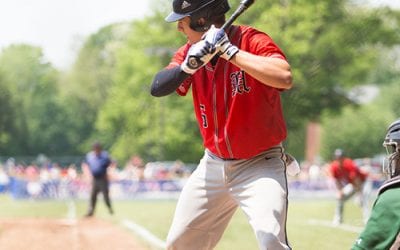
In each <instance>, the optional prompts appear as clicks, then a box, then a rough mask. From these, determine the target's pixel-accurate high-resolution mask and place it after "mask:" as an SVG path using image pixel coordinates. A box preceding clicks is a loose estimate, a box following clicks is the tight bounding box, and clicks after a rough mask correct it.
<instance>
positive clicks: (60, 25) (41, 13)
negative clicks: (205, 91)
mask: <svg viewBox="0 0 400 250" xmlns="http://www.w3.org/2000/svg"><path fill="white" fill-rule="evenodd" d="M360 1H361V2H364V1H365V0H360ZM150 2H151V1H149V0H0V49H2V48H4V47H5V46H8V45H10V44H12V43H28V44H31V45H35V46H40V47H42V48H43V51H44V54H45V57H46V58H47V59H48V60H50V62H52V63H53V64H54V65H55V66H56V67H58V68H66V67H68V66H69V65H70V64H71V63H72V62H73V60H74V58H75V56H76V53H77V49H78V48H79V46H80V43H79V42H77V41H82V40H83V39H84V38H85V37H87V36H88V35H91V34H93V33H95V32H97V31H98V30H99V29H100V28H101V27H103V26H105V25H108V24H111V23H115V22H119V21H129V20H133V19H137V18H141V17H143V16H144V15H146V13H147V10H148V9H149V4H150ZM369 2H370V3H372V4H373V5H375V6H381V5H392V6H393V7H395V8H400V0H369ZM79 38H80V39H79Z"/></svg>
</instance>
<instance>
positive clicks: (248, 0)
mask: <svg viewBox="0 0 400 250" xmlns="http://www.w3.org/2000/svg"><path fill="white" fill-rule="evenodd" d="M253 3H254V0H242V1H240V4H239V6H238V7H237V8H236V10H235V11H234V12H233V14H232V15H231V16H230V17H229V19H228V20H227V21H226V22H225V23H224V25H222V27H221V28H222V29H223V30H225V31H227V30H228V29H229V27H230V26H231V25H232V23H233V22H234V21H235V20H236V19H237V18H238V17H239V16H240V15H241V14H242V13H243V12H244V11H245V10H247V8H249V7H250V6H251V5H252V4H253Z"/></svg>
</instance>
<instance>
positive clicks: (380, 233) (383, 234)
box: [351, 188, 400, 250]
mask: <svg viewBox="0 0 400 250" xmlns="http://www.w3.org/2000/svg"><path fill="white" fill-rule="evenodd" d="M399 194H400V189H399V188H396V189H389V190H387V191H385V192H384V193H383V194H381V195H380V196H379V197H378V199H377V200H376V202H375V204H374V207H373V209H372V212H371V216H370V218H369V220H368V222H367V225H366V226H365V228H364V230H363V231H362V232H361V234H360V236H359V238H358V239H357V240H356V241H355V243H354V245H353V247H352V248H351V249H352V250H361V249H363V250H365V249H390V247H391V246H392V244H393V242H394V241H395V239H396V237H397V235H398V233H399V230H400V202H399V200H398V195H399Z"/></svg>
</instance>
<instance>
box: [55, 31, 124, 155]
mask: <svg viewBox="0 0 400 250" xmlns="http://www.w3.org/2000/svg"><path fill="white" fill-rule="evenodd" d="M129 29H130V26H129V24H127V23H116V24H110V25H107V26H105V27H103V28H101V29H100V30H99V31H98V32H96V33H94V34H92V35H90V36H89V37H88V39H87V40H86V41H85V42H84V44H83V46H82V48H81V49H80V50H79V52H78V56H77V59H76V61H75V63H74V64H73V66H72V69H71V70H70V71H68V72H67V73H66V75H65V76H64V77H63V79H62V81H61V88H62V99H63V103H64V105H65V108H66V110H67V113H68V115H69V117H70V118H71V120H70V121H69V122H68V125H69V129H68V130H67V133H68V140H69V143H70V144H71V145H75V148H76V152H79V153H83V152H85V151H86V150H87V149H88V148H90V144H91V143H92V142H93V141H94V140H97V139H99V138H94V137H97V135H96V134H95V121H96V119H97V116H98V112H99V111H100V110H101V109H102V107H103V105H104V103H106V102H107V99H108V98H112V97H110V89H111V87H112V86H113V85H114V81H113V76H114V71H115V67H116V63H117V62H116V51H117V49H118V48H119V47H120V46H121V44H122V42H123V41H124V39H126V34H127V33H128V32H129Z"/></svg>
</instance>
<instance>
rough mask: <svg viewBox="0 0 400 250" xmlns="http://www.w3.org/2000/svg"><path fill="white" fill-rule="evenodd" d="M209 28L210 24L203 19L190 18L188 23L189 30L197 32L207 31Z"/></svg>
mask: <svg viewBox="0 0 400 250" xmlns="http://www.w3.org/2000/svg"><path fill="white" fill-rule="evenodd" d="M210 27H211V23H209V22H207V20H206V19H205V18H204V17H200V18H192V17H191V21H190V28H191V29H192V30H195V31H198V32H204V31H207V30H208V29H209V28H210Z"/></svg>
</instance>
